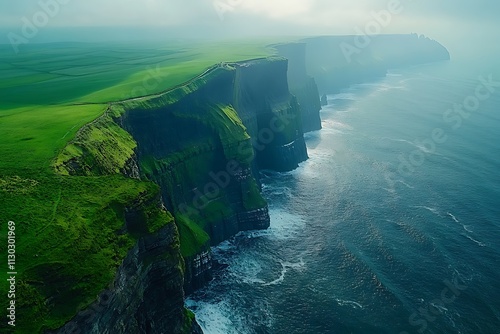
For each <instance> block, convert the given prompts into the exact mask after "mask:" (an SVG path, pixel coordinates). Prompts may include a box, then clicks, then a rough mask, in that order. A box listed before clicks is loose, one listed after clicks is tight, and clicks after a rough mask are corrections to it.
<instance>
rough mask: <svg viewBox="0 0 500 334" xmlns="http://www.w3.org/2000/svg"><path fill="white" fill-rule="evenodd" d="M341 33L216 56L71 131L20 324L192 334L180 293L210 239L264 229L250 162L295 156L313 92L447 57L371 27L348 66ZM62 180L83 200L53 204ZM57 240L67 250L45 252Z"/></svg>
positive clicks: (203, 271) (286, 166)
mask: <svg viewBox="0 0 500 334" xmlns="http://www.w3.org/2000/svg"><path fill="white" fill-rule="evenodd" d="M352 38H353V36H344V37H328V38H326V37H321V38H316V39H307V40H305V41H303V42H302V43H292V44H287V45H275V48H276V50H277V51H278V53H279V54H280V55H283V56H286V57H287V58H288V60H287V59H286V58H282V57H271V58H265V59H264V58H263V59H253V60H248V61H244V62H237V63H219V64H217V65H214V66H212V67H211V68H209V69H207V70H206V71H205V72H204V73H202V74H200V75H199V76H197V77H195V78H193V79H192V80H190V81H188V82H186V83H185V84H182V85H180V86H178V87H174V88H172V89H170V90H169V91H166V92H163V93H161V94H157V95H153V96H147V97H142V98H136V99H131V100H127V101H122V102H118V103H112V104H110V105H109V107H108V108H107V110H106V112H105V113H104V114H103V115H102V116H101V117H99V118H98V119H96V120H95V121H94V122H92V123H89V124H87V125H86V126H84V127H83V128H81V129H80V130H79V131H78V133H77V135H76V137H75V139H74V140H72V141H71V142H70V143H69V144H68V145H67V146H66V147H65V148H64V149H63V150H62V151H61V152H60V153H59V155H58V157H57V159H56V160H55V161H54V163H53V168H54V170H55V171H56V173H57V174H58V180H57V182H59V183H60V184H59V186H61V188H63V190H62V191H60V192H59V194H58V196H59V197H58V198H54V199H53V203H52V202H50V203H51V204H53V207H54V209H53V210H54V212H55V210H58V211H59V212H61V213H60V215H63V214H64V213H66V212H71V213H72V214H71V215H70V214H68V215H63V216H61V217H63V218H58V219H59V221H57V222H56V223H57V224H53V226H50V227H49V228H45V227H43V228H40V230H39V231H38V230H37V231H36V237H37V239H36V240H45V241H48V240H50V243H49V242H40V245H38V246H36V247H37V250H36V252H32V253H33V254H35V256H36V257H37V259H36V260H34V263H35V262H36V264H35V265H34V266H32V267H30V268H28V269H27V270H26V271H25V272H24V273H23V276H22V277H23V280H22V281H21V282H20V288H19V290H20V295H21V297H22V298H20V300H23V301H25V304H22V305H20V308H19V312H20V315H21V316H23V317H24V319H31V320H33V321H32V323H31V324H27V323H28V322H25V323H24V325H25V326H31V327H27V328H28V329H27V330H26V332H39V331H40V328H42V330H43V331H44V332H46V333H114V332H122V333H195V334H197V333H200V332H201V329H200V327H199V326H198V324H197V323H196V321H195V319H194V315H193V314H192V313H191V312H190V311H188V310H186V309H185V308H184V297H185V294H186V293H189V292H191V291H193V290H195V289H197V288H199V287H201V286H202V285H203V284H206V282H207V281H209V280H210V279H211V277H212V259H211V253H210V247H211V246H213V245H216V244H218V243H220V242H221V241H223V240H227V239H228V238H230V237H232V236H234V235H235V234H236V233H238V232H240V231H245V230H251V229H265V228H267V227H268V226H269V223H270V218H269V213H268V207H267V203H266V201H265V200H264V199H263V198H262V196H261V194H260V183H259V171H260V170H262V169H272V170H276V171H289V170H292V169H294V168H296V167H297V166H298V164H299V163H300V162H302V161H304V160H306V159H307V149H306V145H305V141H304V136H303V133H304V132H306V131H312V130H317V129H319V128H321V119H320V114H319V112H320V109H321V105H320V99H319V96H320V93H321V94H326V93H330V92H334V91H336V90H338V89H340V88H342V87H345V86H347V85H349V84H351V83H355V82H359V81H364V80H367V79H370V78H374V77H377V76H381V75H384V74H385V72H386V70H387V68H392V67H397V66H404V65H408V64H416V63H419V62H426V61H432V60H440V59H445V58H446V57H449V55H448V54H447V51H446V49H444V51H443V48H442V47H441V46H440V45H439V44H438V43H437V42H434V41H430V40H428V39H425V38H421V37H418V36H413V35H409V36H406V37H402V36H387V37H382V36H381V37H377V38H374V39H373V41H372V43H371V45H370V46H366V48H365V49H363V50H360V52H359V55H358V54H356V55H357V56H359V57H356V58H355V57H353V58H352V59H351V61H350V62H349V61H347V60H346V58H345V54H344V52H343V51H342V49H341V48H340V47H339V45H343V44H342V43H344V42H345V43H348V42H352ZM394 42H398V43H400V44H398V45H400V46H401V47H397V48H394V47H392V48H391V47H390V46H391V43H394ZM339 50H340V51H339ZM339 52H340V53H339ZM342 59H344V60H342ZM66 176H72V178H68V177H66ZM74 179H78V183H76V182H74V183H71V182H69V180H74ZM104 181H105V182H104ZM66 184H67V185H68V186H67V187H63V185H66ZM75 184H76V185H78V186H85V187H86V189H87V190H88V189H92V195H93V196H87V197H83V198H82V199H81V201H79V202H78V203H79V205H80V206H81V207H78V208H75V207H63V208H61V207H59V208H58V205H59V201H60V198H61V196H62V197H64V196H68V195H69V194H68V193H69V192H72V194H71V195H72V196H73V197H72V196H68V197H69V198H74V196H78V195H76V194H74V193H78V191H79V189H78V187H74V185H75ZM103 184H105V185H106V187H108V188H107V189H104V186H103ZM109 185H113V186H115V187H116V189H115V188H113V187H109ZM51 186H53V185H51ZM58 189H59V188H58ZM40 191H42V189H40ZM83 193H84V194H88V193H89V192H88V191H86V192H83ZM103 193H106V195H107V196H106V199H107V200H106V201H105V202H103V200H102V197H104V196H102V194H103ZM37 196H43V194H41V193H40V194H39V195H37ZM80 216H82V217H83V216H89V217H92V219H88V221H90V222H91V223H90V224H88V225H87V223H85V224H83V223H82V221H85V222H87V220H81V221H79V220H78V219H79V218H80ZM53 217H56V216H55V215H53ZM95 217H98V218H95ZM52 219H56V218H52ZM73 220H77V223H75V224H73ZM75 229H78V230H75ZM61 237H64V238H67V239H68V240H69V239H71V240H72V242H71V244H72V246H71V247H65V249H64V250H61V252H60V253H57V254H54V253H53V252H54V249H57V247H58V243H57V240H59V239H58V238H61ZM53 240H55V242H53ZM66 244H70V242H68V241H66V242H65V245H66ZM44 245H50V247H49V248H47V247H44ZM30 254H31V253H30ZM39 254H40V258H38V255H39ZM82 254H84V255H82ZM33 305H35V306H34V307H33Z"/></svg>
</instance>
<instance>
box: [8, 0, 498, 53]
mask: <svg viewBox="0 0 500 334" xmlns="http://www.w3.org/2000/svg"><path fill="white" fill-rule="evenodd" d="M54 1H57V6H59V8H58V9H57V10H54V14H53V15H50V16H53V17H49V19H48V20H47V22H43V16H40V17H39V19H40V20H42V21H41V23H42V25H41V27H40V31H39V33H38V34H37V35H36V36H35V37H34V38H32V39H31V40H30V42H35V43H43V42H59V41H80V42H94V41H96V42H98V41H122V40H160V39H168V38H204V39H208V38H214V39H224V38H242V37H253V36H259V37H262V36H270V35H274V36H284V35H286V36H311V35H351V34H358V32H359V31H360V30H361V31H363V30H365V27H366V25H367V24H368V23H369V22H371V21H373V20H374V17H373V13H377V12H380V11H384V10H387V9H388V8H389V7H390V6H395V8H398V13H397V14H394V15H391V18H390V20H389V21H388V22H389V24H387V25H384V26H383V27H382V29H381V31H380V33H383V34H390V33H419V34H424V35H426V36H429V37H431V38H433V39H437V40H439V41H441V42H443V43H447V42H448V41H450V42H452V41H454V40H455V39H456V38H457V34H460V35H463V34H466V33H467V32H470V36H473V35H476V34H477V33H479V32H480V33H481V34H482V35H484V34H486V35H488V37H490V36H491V37H493V36H494V33H495V29H494V27H495V24H496V22H495V20H496V14H497V13H499V12H500V3H498V2H494V1H492V0H479V1H476V2H474V3H471V2H465V1H460V3H458V1H452V0H442V1H439V2H436V1H431V0H424V1H418V2H417V1H414V0H395V1H391V0H370V1H369V0H354V1H348V0H337V1H334V2H331V1H327V0H308V1H301V0H274V1H265V0H201V1H194V0H189V1H184V2H181V1H173V0H145V1H143V2H138V1H131V0H121V1H118V0H106V1H103V2H102V1H101V2H99V1H97V0H89V1H86V2H80V1H71V0H41V1H39V0H20V1H17V2H2V3H0V32H1V36H2V39H1V40H0V43H6V44H9V43H10V41H9V33H15V34H18V35H22V32H21V29H22V27H23V25H24V21H25V20H26V18H27V19H28V20H29V21H31V22H33V17H34V15H36V14H37V13H39V12H40V11H43V10H44V9H43V6H42V5H41V4H42V3H45V4H49V3H53V2H54ZM394 3H395V4H396V5H394ZM46 8H51V7H50V6H49V7H46ZM52 8H53V7H52ZM45 11H46V12H47V10H45ZM23 20H24V21H23ZM43 23H45V24H43ZM470 36H469V37H470ZM491 37H490V38H491Z"/></svg>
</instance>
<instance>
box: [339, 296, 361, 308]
mask: <svg viewBox="0 0 500 334" xmlns="http://www.w3.org/2000/svg"><path fill="white" fill-rule="evenodd" d="M335 301H336V302H337V304H339V305H340V306H345V305H349V306H352V308H355V309H362V308H363V305H361V304H360V303H358V302H355V301H352V300H342V299H338V298H337V299H335Z"/></svg>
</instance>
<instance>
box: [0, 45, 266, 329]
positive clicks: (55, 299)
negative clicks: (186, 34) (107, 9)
mask: <svg viewBox="0 0 500 334" xmlns="http://www.w3.org/2000/svg"><path fill="white" fill-rule="evenodd" d="M260 45H262V44H260ZM260 45H259V44H258V43H256V44H254V45H242V46H241V48H234V47H232V46H231V48H228V47H224V46H220V45H219V46H211V45H205V46H204V51H206V53H204V55H203V57H200V56H199V54H198V52H199V50H195V49H192V48H189V47H187V46H184V47H182V48H177V47H176V46H169V47H164V46H149V47H143V46H114V47H103V46H101V45H76V46H73V47H72V48H64V47H61V46H58V45H54V46H41V45H40V46H33V48H32V49H31V50H30V51H26V52H25V53H22V54H20V55H12V54H9V53H8V50H7V49H3V48H0V72H1V74H2V78H4V79H5V80H3V81H2V83H1V84H0V94H1V96H2V100H1V103H0V138H1V140H0V154H1V156H2V159H1V160H0V217H2V224H1V230H0V232H1V235H2V239H4V240H6V239H5V238H6V235H7V224H6V223H7V221H9V220H12V221H15V223H16V241H17V243H16V245H17V248H16V250H17V265H16V271H17V272H18V275H17V279H18V284H17V289H18V291H17V298H16V299H17V307H18V308H17V315H18V321H17V323H16V332H18V333H30V334H31V333H38V332H40V331H41V330H42V329H49V328H57V327H59V326H61V325H62V324H63V323H64V322H66V321H68V320H69V319H70V318H71V317H72V316H73V315H74V314H76V313H77V312H78V310H81V309H83V308H85V307H86V306H87V305H89V304H90V302H91V301H92V300H94V299H95V296H96V295H97V294H98V293H99V292H100V291H102V290H103V289H104V288H106V287H107V286H108V284H110V283H111V282H112V280H113V277H114V275H115V272H116V269H117V267H118V266H119V264H120V263H121V261H122V260H123V258H124V256H125V254H126V253H127V251H128V250H129V249H130V248H131V247H132V246H133V244H134V243H135V242H136V241H137V240H138V238H140V237H141V236H142V235H144V234H149V233H154V232H155V231H157V230H158V229H159V228H160V227H161V226H163V225H165V224H169V223H172V222H173V217H172V215H170V214H169V213H168V212H166V211H165V210H163V209H161V207H160V206H159V198H160V190H159V187H158V186H157V185H155V184H154V183H152V182H144V181H139V180H133V179H129V178H126V177H124V176H121V175H119V172H120V170H121V168H122V167H123V166H124V165H125V164H126V162H127V161H128V160H129V158H130V157H131V156H132V154H133V150H134V148H135V147H136V142H135V141H134V140H133V138H132V137H131V136H130V134H129V133H127V132H126V131H124V130H123V129H122V128H121V127H119V126H118V125H117V124H116V123H114V121H113V119H112V117H113V116H116V115H117V114H116V112H117V111H115V110H112V111H110V112H109V113H107V114H105V111H106V110H107V109H108V102H112V101H119V100H124V99H130V98H135V97H138V96H143V95H148V94H154V93H159V92H161V91H162V90H166V89H169V88H172V87H175V86H176V85H179V84H181V83H182V82H185V81H188V80H189V79H190V78H193V77H195V76H196V75H198V74H199V73H202V72H203V71H204V70H205V69H207V68H208V67H209V66H211V65H212V64H214V63H218V62H221V61H226V60H242V59H248V58H254V57H256V56H265V55H267V54H268V52H269V51H266V50H265V49H264V48H262V47H261V46H260ZM235 50H237V51H235ZM26 92H30V93H29V94H27V93H26ZM135 102H136V101H130V103H135ZM162 102H164V101H162ZM116 107H117V108H119V105H116ZM222 109H225V110H226V111H224V112H223V113H224V115H231V113H232V111H231V110H230V109H227V108H226V107H224V108H222ZM222 109H220V110H222ZM214 115H215V114H214ZM220 116H222V115H220ZM214 117H215V116H214ZM85 124H90V125H89V126H84V125H85ZM233 124H234V126H239V125H238V124H237V123H233ZM65 163H67V164H65ZM75 166H81V167H82V168H81V169H80V170H78V171H76V170H72V169H71V168H72V167H75ZM72 174H74V175H72ZM128 207H135V208H138V210H139V212H140V214H139V215H140V216H141V217H142V220H143V221H144V222H145V224H140V226H135V227H134V226H129V230H128V231H126V230H124V229H123V228H124V224H125V218H124V212H125V208H128ZM185 226H186V227H189V223H186V224H185ZM190 230H191V231H192V233H191V234H192V236H194V237H195V239H194V241H193V242H196V243H203V242H206V240H204V238H205V236H203V235H202V234H201V233H200V232H199V231H197V230H196V227H194V228H193V227H192V226H191V229H190ZM185 245H186V246H185V248H186V247H187V248H189V243H188V242H185ZM185 252H188V251H186V250H185ZM6 253H7V249H6V242H2V244H1V245H0V255H1V256H2V257H4V258H6ZM0 288H1V291H7V284H6V280H5V279H3V280H2V283H1V284H0ZM2 305H3V304H2ZM2 325H4V324H2Z"/></svg>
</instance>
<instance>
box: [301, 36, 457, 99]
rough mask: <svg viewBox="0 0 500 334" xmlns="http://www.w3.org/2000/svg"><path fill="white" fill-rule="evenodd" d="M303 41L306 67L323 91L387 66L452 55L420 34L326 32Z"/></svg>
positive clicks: (381, 73) (380, 73)
mask: <svg viewBox="0 0 500 334" xmlns="http://www.w3.org/2000/svg"><path fill="white" fill-rule="evenodd" d="M303 42H304V43H305V44H306V71H307V73H308V74H309V75H311V76H312V77H314V78H315V79H316V82H317V84H318V88H319V92H320V94H321V95H323V94H325V93H327V94H328V93H335V92H338V91H339V90H340V89H342V88H346V87H348V86H349V85H351V84H355V83H360V82H363V81H366V80H371V79H373V78H377V77H381V76H384V75H385V74H386V73H387V70H388V69H393V68H398V67H402V66H408V65H417V64H424V63H429V62H435V61H442V60H449V59H450V54H449V52H448V50H447V49H446V48H445V47H444V46H443V45H442V44H440V43H439V42H437V41H434V40H432V39H430V38H427V37H425V36H423V35H417V34H408V35H375V36H324V37H312V38H307V39H305V40H303Z"/></svg>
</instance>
